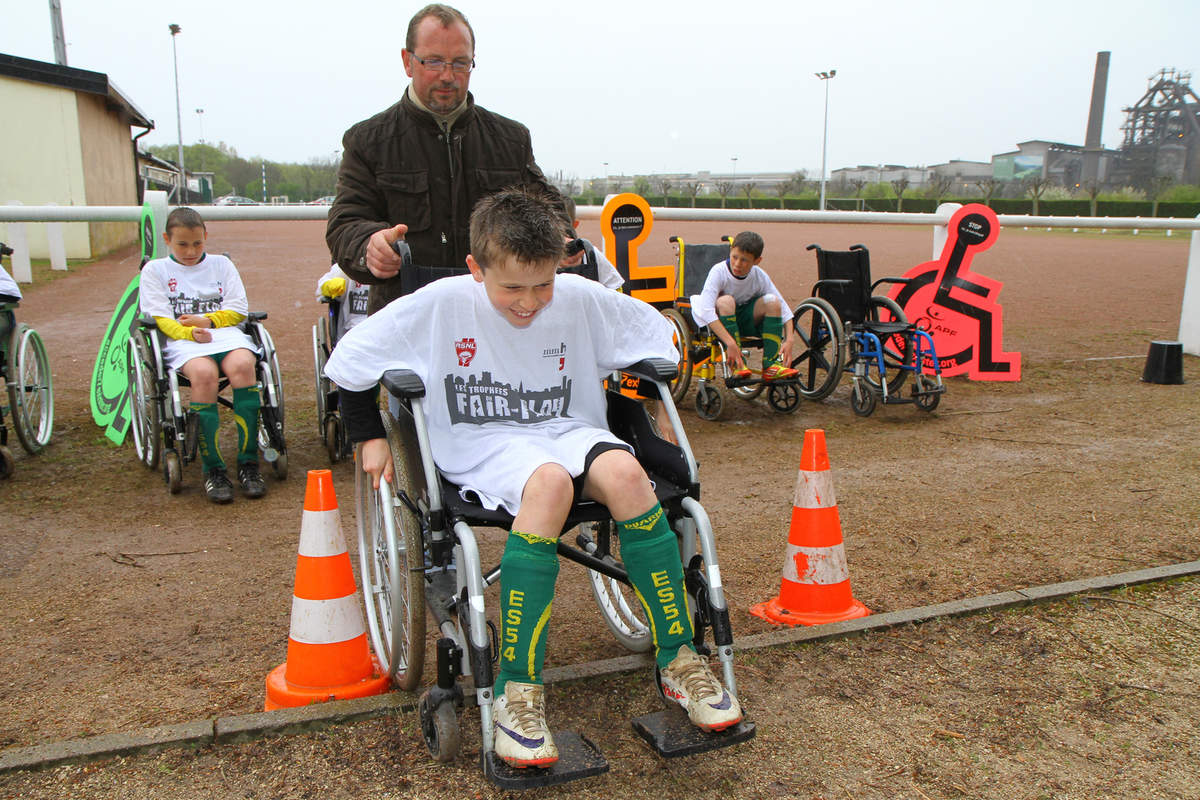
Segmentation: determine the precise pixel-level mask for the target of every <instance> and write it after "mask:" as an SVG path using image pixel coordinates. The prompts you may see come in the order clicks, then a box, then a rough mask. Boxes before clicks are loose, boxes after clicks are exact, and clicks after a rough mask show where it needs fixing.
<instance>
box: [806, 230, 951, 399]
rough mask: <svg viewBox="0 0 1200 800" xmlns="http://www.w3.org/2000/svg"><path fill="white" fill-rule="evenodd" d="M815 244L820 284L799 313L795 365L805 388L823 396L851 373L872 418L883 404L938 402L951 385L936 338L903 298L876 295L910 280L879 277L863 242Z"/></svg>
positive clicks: (854, 396) (857, 396) (853, 395)
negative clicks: (841, 246) (844, 246)
mask: <svg viewBox="0 0 1200 800" xmlns="http://www.w3.org/2000/svg"><path fill="white" fill-rule="evenodd" d="M807 249H809V250H815V251H816V256H817V282H816V283H815V284H813V290H812V293H813V296H812V297H810V298H808V299H807V300H804V301H802V302H801V303H800V304H799V305H798V306H797V307H796V310H795V314H794V316H793V323H794V325H795V326H796V332H797V334H798V336H799V337H800V343H801V344H800V347H798V348H797V349H796V350H795V352H793V354H792V364H791V365H792V367H793V368H794V369H796V370H798V371H799V373H800V375H799V382H800V391H801V393H802V394H804V396H805V397H808V398H809V399H811V400H822V399H824V398H826V397H828V396H829V395H830V394H832V393H833V391H834V389H836V388H837V385H838V382H839V381H840V379H841V376H842V374H843V373H844V372H847V371H848V372H850V375H851V379H852V386H851V392H850V407H851V408H852V409H853V411H854V413H855V414H857V415H859V416H863V417H866V416H870V415H871V414H872V413H874V411H875V409H876V407H877V406H878V405H879V404H880V403H882V404H885V405H890V404H896V403H909V404H912V405H915V406H916V407H917V408H918V409H920V410H922V411H933V410H934V409H935V408H937V407H938V404H939V402H940V401H941V397H942V394H943V393H944V392H945V391H946V387H945V384H944V383H943V382H942V371H941V367H940V365H939V362H938V357H937V351H936V348H935V347H934V343H933V338H932V337H931V336H930V335H929V333H928V332H927V331H924V330H922V329H921V328H919V327H917V326H916V325H914V324H911V323H909V321H908V318H907V316H906V315H905V313H904V310H903V309H902V308H901V307H900V306H899V304H897V303H896V301H895V300H893V299H891V298H890V297H887V296H886V295H883V294H875V290H876V289H877V288H878V287H879V286H880V285H883V284H905V283H908V279H907V278H879V279H878V280H876V281H874V282H872V281H871V261H870V253H869V252H868V250H867V248H866V247H864V246H863V245H861V244H856V245H852V246H851V247H850V249H849V250H823V249H822V248H821V246H820V245H818V244H810V245H809V246H808V248H807ZM910 377H911V379H912V380H911V382H909V378H910ZM906 383H908V385H909V387H910V391H909V393H908V394H907V395H905V394H904V392H903V389H904V386H905V384H906Z"/></svg>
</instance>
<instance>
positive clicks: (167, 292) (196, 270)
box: [138, 253, 259, 369]
mask: <svg viewBox="0 0 1200 800" xmlns="http://www.w3.org/2000/svg"><path fill="white" fill-rule="evenodd" d="M138 298H139V302H140V304H141V308H142V311H143V312H144V313H146V314H150V315H151V316H155V317H170V318H171V319H179V317H180V316H181V315H183V314H208V313H210V312H213V311H236V312H238V313H239V314H247V313H248V309H249V305H248V303H247V301H246V289H245V288H244V287H243V286H242V277H241V276H240V275H238V271H237V268H236V267H235V266H234V265H233V262H232V261H230V260H229V259H228V258H227V257H225V256H221V255H213V254H212V253H205V254H204V258H203V259H201V260H200V263H199V264H196V265H195V266H192V267H187V266H184V265H183V264H180V263H179V262H178V261H176V260H175V259H173V258H170V257H167V258H156V259H154V260H153V261H150V262H147V264H146V265H145V266H144V267H142V279H141V281H140V283H139V285H138ZM209 330H210V331H211V333H212V341H211V342H194V341H192V340H191V339H170V338H168V339H167V348H166V354H165V355H166V358H167V366H169V367H170V368H171V369H178V368H179V367H182V366H183V365H184V364H186V363H187V362H188V361H190V360H191V359H193V358H196V357H197V356H210V355H215V354H217V353H224V352H227V351H229V350H234V349H237V348H239V347H244V348H246V349H247V350H249V351H251V352H252V353H258V352H259V350H258V348H257V347H255V345H254V342H253V341H251V340H250V337H249V336H247V335H246V334H245V333H243V332H242V330H241V329H240V328H238V327H236V326H235V327H224V328H211V329H209Z"/></svg>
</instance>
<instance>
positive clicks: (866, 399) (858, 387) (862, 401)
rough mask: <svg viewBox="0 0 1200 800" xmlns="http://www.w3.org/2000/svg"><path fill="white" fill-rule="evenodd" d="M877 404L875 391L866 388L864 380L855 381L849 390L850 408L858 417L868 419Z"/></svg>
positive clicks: (868, 387)
mask: <svg viewBox="0 0 1200 800" xmlns="http://www.w3.org/2000/svg"><path fill="white" fill-rule="evenodd" d="M878 402H879V400H878V398H877V397H876V395H875V390H874V389H872V388H871V387H870V386H868V385H867V382H866V381H865V380H864V381H855V383H854V385H853V386H852V387H851V388H850V408H851V409H853V410H854V413H855V414H857V415H858V416H860V417H869V416H871V415H872V414H874V413H875V406H876V404H877V403H878Z"/></svg>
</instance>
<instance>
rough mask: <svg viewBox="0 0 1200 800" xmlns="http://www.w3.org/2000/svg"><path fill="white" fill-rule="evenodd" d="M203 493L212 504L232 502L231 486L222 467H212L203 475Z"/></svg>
mask: <svg viewBox="0 0 1200 800" xmlns="http://www.w3.org/2000/svg"><path fill="white" fill-rule="evenodd" d="M204 493H205V494H206V495H208V499H209V500H211V501H213V502H214V503H228V502H231V501H232V500H233V484H232V483H230V481H229V475H228V474H227V473H226V472H225V468H224V467H213V468H212V469H211V470H209V471H208V472H207V473H205V475H204Z"/></svg>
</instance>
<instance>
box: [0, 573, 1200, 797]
mask: <svg viewBox="0 0 1200 800" xmlns="http://www.w3.org/2000/svg"><path fill="white" fill-rule="evenodd" d="M1197 574H1200V561H1187V562H1183V563H1180V564H1170V565H1167V566H1164V567H1153V568H1150V569H1140V570H1133V571H1131V572H1120V573H1117V574H1115V575H1107V576H1100V577H1095V578H1085V579H1083V580H1077V581H1066V582H1063V583H1051V584H1046V585H1044V586H1032V587H1029V588H1026V589H1016V590H1013V591H1008V592H999V593H997V594H989V595H982V596H979V597H970V598H966V599H963V600H953V601H950V602H947V603H937V604H935V605H929V606H920V607H918V608H907V609H903V610H901V611H889V612H887V613H883V614H872V615H871V616H868V617H860V618H859V619H853V620H848V621H846V622H835V623H830V624H828V625H818V626H815V627H800V628H784V629H780V630H776V631H771V632H768V633H759V634H755V635H753V636H745V637H741V638H739V639H737V640H736V641H735V643H734V644H735V648H736V649H737V650H739V651H741V650H755V649H758V648H763V647H774V646H777V645H783V644H794V643H797V642H817V641H822V640H826V639H836V638H841V637H846V636H854V635H856V634H861V633H864V632H866V631H878V630H887V629H889V628H895V627H898V626H900V625H910V624H919V623H921V622H927V621H929V620H932V619H937V618H940V617H956V616H964V615H967V614H976V613H979V612H982V611H995V610H998V609H1002V608H1013V607H1018V606H1024V605H1031V604H1033V603H1043V602H1051V601H1055V600H1062V599H1064V598H1067V597H1071V596H1072V595H1076V594H1081V593H1083V592H1090V591H1108V590H1112V589H1120V588H1122V587H1125V586H1136V585H1137V584H1141V583H1153V582H1156V581H1164V580H1170V579H1172V578H1182V577H1187V576H1191V575H1197ZM653 663H654V660H653V658H652V657H651V656H650V655H649V654H637V655H628V656H621V657H619V658H610V659H605V660H602V661H590V662H587V663H585V664H573V665H570V666H565V667H555V668H552V669H547V670H546V671H545V673H544V675H543V678H544V679H545V682H546V683H547V684H552V683H553V684H563V683H574V682H578V681H583V680H589V679H592V678H599V677H604V676H608V675H617V674H621V673H626V672H634V671H637V670H640V669H649V668H650V667H651V666H652V665H653ZM469 685H470V684H469V681H468V683H467V685H466V686H464V694H465V695H466V698H467V702H468V704H472V701H473V699H474V695H473V693H472V692H471V691H469V690H468V689H469ZM418 700H419V696H418V695H417V694H415V693H411V692H388V693H386V694H382V695H376V696H374V697H363V698H360V699H357V700H334V701H331V702H328V703H320V704H314V705H310V706H303V707H301V708H285V709H281V710H278V711H263V712H258V713H254V714H240V715H237V716H232V717H219V718H216V719H207V720H197V721H194V722H185V723H180V724H176V725H163V726H159V727H156V728H146V729H143V730H140V731H132V732H129V733H108V734H102V735H100V736H89V737H87V738H83V739H67V740H63V741H58V742H50V743H48V744H40V745H33V746H31V747H11V748H8V749H6V750H3V751H0V774H4V773H7V772H15V771H20V770H38V769H50V768H53V767H61V766H66V765H68V764H82V763H87V762H90V761H99V760H102V759H106V758H117V757H120V756H130V755H145V754H150V753H156V752H159V751H161V750H165V749H167V748H175V747H207V746H210V745H213V744H233V743H237V742H247V741H251V740H254V739H261V738H264V737H266V736H283V735H289V734H294V733H303V732H307V731H312V730H318V729H320V728H325V727H329V726H332V725H339V724H342V723H346V722H355V721H358V720H365V719H372V718H374V717H381V716H390V715H394V714H398V713H405V712H410V711H415V710H416V708H417V703H418Z"/></svg>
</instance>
